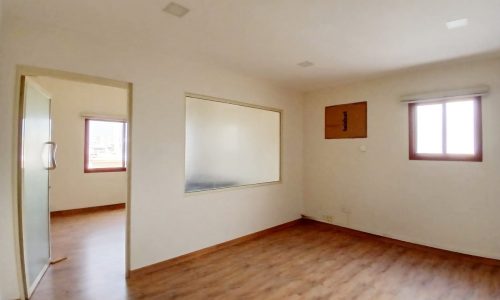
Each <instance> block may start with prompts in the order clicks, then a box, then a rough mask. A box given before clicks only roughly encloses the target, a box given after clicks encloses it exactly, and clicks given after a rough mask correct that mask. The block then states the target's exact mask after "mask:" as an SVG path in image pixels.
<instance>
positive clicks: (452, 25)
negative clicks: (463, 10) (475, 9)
mask: <svg viewBox="0 0 500 300" xmlns="http://www.w3.org/2000/svg"><path fill="white" fill-rule="evenodd" d="M467 24H469V20H467V19H465V18H464V19H458V20H453V21H449V22H446V27H448V29H455V28H460V27H465V26H467Z"/></svg>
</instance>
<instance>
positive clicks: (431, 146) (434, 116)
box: [416, 104, 443, 153]
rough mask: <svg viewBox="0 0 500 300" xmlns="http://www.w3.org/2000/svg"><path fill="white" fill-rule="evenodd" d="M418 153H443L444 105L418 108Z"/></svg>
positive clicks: (428, 105)
mask: <svg viewBox="0 0 500 300" xmlns="http://www.w3.org/2000/svg"><path fill="white" fill-rule="evenodd" d="M416 116H417V120H416V122H417V153H443V140H442V139H443V127H442V126H443V105H442V104H427V105H419V106H417V114H416Z"/></svg>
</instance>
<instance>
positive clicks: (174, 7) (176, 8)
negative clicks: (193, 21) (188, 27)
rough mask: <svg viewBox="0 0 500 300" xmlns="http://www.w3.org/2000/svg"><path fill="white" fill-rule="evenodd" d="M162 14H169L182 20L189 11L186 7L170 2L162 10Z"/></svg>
mask: <svg viewBox="0 0 500 300" xmlns="http://www.w3.org/2000/svg"><path fill="white" fill-rule="evenodd" d="M163 11H164V12H166V13H169V14H171V15H173V16H176V17H179V18H182V17H184V16H185V15H186V14H187V13H188V12H189V9H188V8H187V7H184V6H182V5H180V4H178V3H175V2H170V3H169V4H168V5H167V6H166V7H165V8H164V9H163Z"/></svg>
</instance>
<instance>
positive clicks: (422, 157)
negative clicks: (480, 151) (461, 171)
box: [410, 154, 483, 162]
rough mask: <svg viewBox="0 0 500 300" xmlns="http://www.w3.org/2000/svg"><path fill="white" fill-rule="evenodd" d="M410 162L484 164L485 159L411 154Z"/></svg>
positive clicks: (471, 156)
mask: <svg viewBox="0 0 500 300" xmlns="http://www.w3.org/2000/svg"><path fill="white" fill-rule="evenodd" d="M410 160H433V161H467V162H482V161H483V157H482V156H478V155H423V154H410Z"/></svg>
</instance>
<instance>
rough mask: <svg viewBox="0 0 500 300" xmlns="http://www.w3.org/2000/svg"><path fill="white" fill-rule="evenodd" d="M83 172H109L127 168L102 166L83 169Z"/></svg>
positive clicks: (125, 170)
mask: <svg viewBox="0 0 500 300" xmlns="http://www.w3.org/2000/svg"><path fill="white" fill-rule="evenodd" d="M83 172H84V173H109V172H127V168H102V169H85V170H83Z"/></svg>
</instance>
